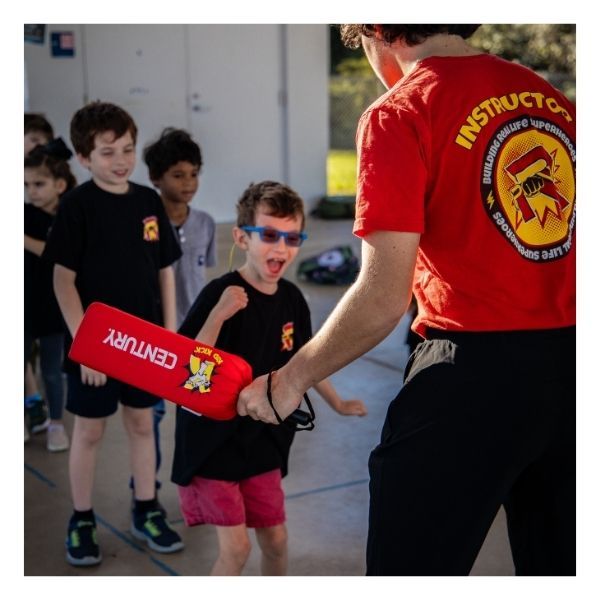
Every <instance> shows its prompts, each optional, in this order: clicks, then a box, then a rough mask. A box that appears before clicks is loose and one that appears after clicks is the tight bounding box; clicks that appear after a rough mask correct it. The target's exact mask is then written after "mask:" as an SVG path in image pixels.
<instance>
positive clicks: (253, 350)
mask: <svg viewBox="0 0 600 600" xmlns="http://www.w3.org/2000/svg"><path fill="white" fill-rule="evenodd" d="M237 212H238V218H237V225H236V226H235V227H234V228H233V238H234V242H235V245H236V246H237V247H238V248H240V249H241V250H243V251H244V252H245V253H246V261H245V263H244V265H243V266H242V267H241V268H240V269H239V270H237V271H233V272H230V273H227V274H225V275H223V276H222V277H220V278H218V279H215V280H213V281H211V282H210V283H209V284H208V285H207V286H206V287H205V288H204V289H203V290H202V291H201V292H200V295H199V296H198V298H197V300H196V302H195V303H194V305H193V306H192V308H191V309H190V312H189V313H188V315H187V317H186V319H185V320H184V322H183V323H182V325H181V327H180V329H179V332H180V333H182V334H184V335H187V336H189V337H191V338H195V339H197V340H199V341H202V342H203V343H205V344H208V345H211V346H216V347H218V348H220V349H222V350H225V351H227V352H232V353H234V354H237V355H238V356H241V357H242V358H244V359H245V360H246V361H248V362H249V363H250V364H251V365H252V371H253V374H254V376H255V377H257V376H259V375H263V374H267V373H269V372H272V371H274V370H277V369H279V368H281V367H282V366H283V365H285V364H286V363H287V362H288V360H290V358H291V357H292V356H293V355H294V354H295V353H296V352H297V351H298V349H299V348H300V347H301V346H302V345H303V344H305V343H306V342H307V341H308V340H309V339H310V337H311V335H312V331H311V322H310V312H309V309H308V306H307V304H306V301H305V300H304V297H303V296H302V292H301V291H300V290H299V289H298V288H297V287H296V286H295V285H294V284H293V283H291V282H290V281H287V280H286V279H283V275H284V273H285V271H286V270H287V268H288V267H289V265H290V264H291V263H292V262H293V260H294V259H295V258H296V255H297V254H298V248H299V246H300V245H301V244H302V242H303V241H304V240H305V239H306V234H305V233H303V231H302V229H303V227H304V207H303V203H302V199H301V198H300V197H299V196H298V194H296V192H294V191H293V190H292V189H290V188H289V187H288V186H286V185H283V184H280V183H277V182H274V181H263V182H261V183H258V184H252V185H250V186H249V187H248V188H247V189H246V191H245V192H244V194H243V195H242V197H241V199H240V200H239V202H238V205H237ZM315 388H316V389H317V391H318V392H319V393H320V394H321V395H322V396H323V398H324V399H325V400H326V401H327V403H328V404H329V405H330V406H331V407H332V408H333V409H334V410H335V411H336V412H338V413H340V414H342V415H358V416H362V415H365V414H366V409H365V406H364V404H363V403H362V402H361V401H360V400H348V401H344V400H342V399H341V398H340V397H339V396H338V394H337V393H336V391H335V389H334V388H333V386H332V385H331V383H330V382H328V381H327V380H324V381H321V382H320V383H319V384H317V385H316V386H315ZM293 437H294V432H293V431H292V430H291V429H288V428H286V427H275V426H273V425H268V424H265V423H260V422H256V421H253V420H252V419H250V418H248V417H236V418H235V419H234V420H232V421H214V420H211V419H208V418H206V417H203V416H198V415H195V414H192V413H190V412H188V411H186V410H184V409H181V408H179V407H178V409H177V426H176V432H175V453H174V460H173V471H172V481H173V482H175V483H176V484H178V486H179V488H178V490H179V498H180V503H181V510H182V513H183V516H184V519H185V522H186V525H188V526H194V525H201V524H213V525H216V529H217V538H218V542H219V556H218V558H217V561H216V563H215V564H214V566H213V568H212V571H211V575H239V574H241V572H242V569H243V568H244V565H245V563H246V561H247V559H248V556H249V554H250V549H251V545H250V540H249V537H248V528H255V529H256V537H257V540H258V543H259V545H260V548H261V551H262V554H263V558H262V561H261V569H262V574H263V575H284V574H285V572H286V569H287V530H286V526H285V509H284V495H283V490H282V487H281V479H282V477H284V476H285V475H286V474H287V462H288V456H289V451H290V446H291V443H292V440H293Z"/></svg>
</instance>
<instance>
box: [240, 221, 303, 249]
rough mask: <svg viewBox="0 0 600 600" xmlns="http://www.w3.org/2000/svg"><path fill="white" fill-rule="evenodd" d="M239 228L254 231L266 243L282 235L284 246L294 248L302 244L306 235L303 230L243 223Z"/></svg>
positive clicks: (276, 240)
mask: <svg viewBox="0 0 600 600" xmlns="http://www.w3.org/2000/svg"><path fill="white" fill-rule="evenodd" d="M240 229H243V230H244V231H247V232H252V231H256V232H257V233H258V235H259V236H260V239H261V241H262V242H267V244H275V243H277V242H278V241H279V238H280V237H282V236H283V239H284V240H285V243H286V246H292V247H294V248H298V247H299V246H302V242H303V241H304V240H305V239H306V238H307V237H308V236H307V235H306V233H304V232H303V231H300V232H298V231H279V229H273V227H251V226H250V225H244V226H243V227H240Z"/></svg>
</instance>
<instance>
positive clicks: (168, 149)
mask: <svg viewBox="0 0 600 600" xmlns="http://www.w3.org/2000/svg"><path fill="white" fill-rule="evenodd" d="M144 162H145V163H146V164H147V165H148V174H149V176H150V180H151V181H152V183H153V184H154V186H155V187H156V188H157V189H158V191H159V193H160V199H161V200H162V203H163V206H164V208H165V212H166V213H167V217H168V218H169V221H170V222H171V226H172V227H173V232H174V233H175V237H176V238H178V239H179V246H180V248H181V252H182V254H181V258H180V259H179V260H177V261H176V262H175V263H173V271H174V274H175V292H176V293H175V297H176V301H177V326H178V327H179V325H181V323H182V321H183V319H184V318H185V316H186V315H187V313H188V310H189V309H190V307H191V306H192V304H193V303H194V300H195V299H196V298H197V297H198V294H199V293H200V290H201V289H202V288H203V287H204V285H205V284H206V267H213V266H215V264H216V262H217V261H216V250H215V222H214V220H213V218H212V217H211V216H210V215H209V214H208V213H206V212H204V211H203V210H198V209H197V208H193V207H192V206H191V202H192V200H193V198H194V196H195V194H196V192H197V191H198V184H199V179H200V169H201V168H202V153H201V151H200V146H198V144H196V142H195V141H194V140H193V139H192V138H191V136H190V134H189V133H188V132H187V131H184V130H183V129H174V128H172V127H167V128H165V129H164V130H163V131H162V133H161V135H160V137H159V139H158V140H156V141H155V142H153V143H152V144H149V145H148V146H146V148H145V150H144ZM153 412H154V437H155V442H156V470H157V471H158V468H159V467H160V463H161V452H160V435H159V425H160V422H161V421H162V419H163V417H164V415H165V401H164V400H162V399H161V400H159V401H158V402H157V403H156V405H155V406H154V411H153ZM156 487H157V489H158V488H160V482H159V481H157V482H156Z"/></svg>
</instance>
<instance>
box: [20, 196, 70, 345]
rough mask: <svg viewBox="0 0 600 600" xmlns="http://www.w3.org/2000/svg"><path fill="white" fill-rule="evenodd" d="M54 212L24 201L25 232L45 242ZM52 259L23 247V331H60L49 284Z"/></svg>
mask: <svg viewBox="0 0 600 600" xmlns="http://www.w3.org/2000/svg"><path fill="white" fill-rule="evenodd" d="M53 223H54V216H53V215H50V214H48V213H47V212H45V211H43V210H42V209H41V208H37V207H36V206H33V204H25V215H24V225H25V234H26V235H28V236H30V237H32V238H34V239H36V240H41V241H43V242H45V241H46V240H47V239H48V235H49V232H50V228H51V227H52V224H53ZM52 270H53V265H52V263H50V262H48V261H47V260H44V259H42V258H40V257H39V256H37V255H35V254H34V253H33V252H29V251H28V250H25V257H24V284H25V285H24V296H25V297H24V300H25V311H24V322H25V331H27V332H28V333H30V334H32V335H33V336H34V337H36V338H37V337H40V336H43V335H52V334H56V333H62V332H63V331H64V330H65V325H64V322H63V319H62V315H61V312H60V308H59V307H58V302H57V301H56V296H55V295H54V288H53V284H52Z"/></svg>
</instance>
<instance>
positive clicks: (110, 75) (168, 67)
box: [83, 25, 187, 185]
mask: <svg viewBox="0 0 600 600" xmlns="http://www.w3.org/2000/svg"><path fill="white" fill-rule="evenodd" d="M83 30H84V32H83V33H84V36H85V49H86V57H85V63H86V66H87V69H86V71H87V82H86V84H87V85H86V88H87V89H86V92H87V96H88V100H89V101H93V100H102V101H107V102H114V103H115V104H118V105H119V106H122V107H123V108H124V109H125V110H126V111H128V112H129V113H130V114H131V116H132V117H133V119H134V120H135V122H136V125H137V127H138V143H137V147H138V152H137V155H138V162H137V166H136V169H135V171H134V173H133V175H132V180H133V181H136V182H138V183H142V184H146V185H150V183H149V179H148V171H147V168H146V165H145V164H144V162H143V160H142V151H143V147H144V146H145V145H146V144H147V143H148V142H150V141H153V140H154V139H155V138H157V137H158V136H159V134H160V132H161V131H162V129H163V128H164V127H184V128H185V127H186V126H187V118H186V111H185V106H186V100H187V82H186V76H187V73H186V60H185V26H184V25H84V26H83Z"/></svg>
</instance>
